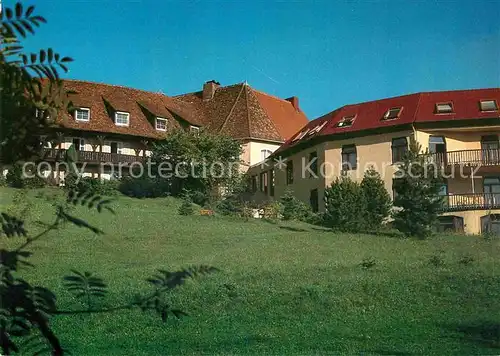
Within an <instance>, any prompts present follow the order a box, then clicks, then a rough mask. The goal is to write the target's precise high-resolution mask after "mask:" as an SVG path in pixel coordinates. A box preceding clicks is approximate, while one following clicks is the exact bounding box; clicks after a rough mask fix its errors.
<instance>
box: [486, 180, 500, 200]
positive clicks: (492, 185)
mask: <svg viewBox="0 0 500 356" xmlns="http://www.w3.org/2000/svg"><path fill="white" fill-rule="evenodd" d="M483 191H484V193H485V194H484V195H485V196H484V199H485V204H486V205H488V206H489V207H497V206H500V177H485V178H484V180H483Z"/></svg>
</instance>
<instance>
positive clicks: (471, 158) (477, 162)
mask: <svg viewBox="0 0 500 356" xmlns="http://www.w3.org/2000/svg"><path fill="white" fill-rule="evenodd" d="M430 157H431V160H432V161H434V162H436V163H439V164H440V165H442V166H455V165H460V166H498V165H500V149H498V148H497V149H484V150H462V151H450V152H445V153H432V154H431V156H430Z"/></svg>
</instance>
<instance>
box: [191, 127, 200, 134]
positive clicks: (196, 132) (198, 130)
mask: <svg viewBox="0 0 500 356" xmlns="http://www.w3.org/2000/svg"><path fill="white" fill-rule="evenodd" d="M189 132H191V133H193V134H194V135H195V136H198V135H199V134H200V128H199V127H198V126H189Z"/></svg>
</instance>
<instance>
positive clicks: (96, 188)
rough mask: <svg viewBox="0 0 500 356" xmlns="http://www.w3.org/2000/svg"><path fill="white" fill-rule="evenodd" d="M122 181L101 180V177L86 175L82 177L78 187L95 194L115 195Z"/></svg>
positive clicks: (80, 189)
mask: <svg viewBox="0 0 500 356" xmlns="http://www.w3.org/2000/svg"><path fill="white" fill-rule="evenodd" d="M119 185H120V181H118V180H115V179H114V180H106V179H103V180H100V179H99V178H90V177H84V178H81V179H80V181H79V182H78V184H76V187H77V189H78V190H79V191H85V192H88V193H92V194H94V195H106V196H110V195H115V194H116V193H117V192H118V187H119Z"/></svg>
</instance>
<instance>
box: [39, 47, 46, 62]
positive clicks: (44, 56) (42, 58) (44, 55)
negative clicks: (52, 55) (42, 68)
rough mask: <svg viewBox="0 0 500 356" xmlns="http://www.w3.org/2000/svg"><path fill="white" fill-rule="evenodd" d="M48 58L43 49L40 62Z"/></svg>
mask: <svg viewBox="0 0 500 356" xmlns="http://www.w3.org/2000/svg"><path fill="white" fill-rule="evenodd" d="M45 58H46V53H45V51H44V50H43V49H41V50H40V62H44V61H45Z"/></svg>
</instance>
